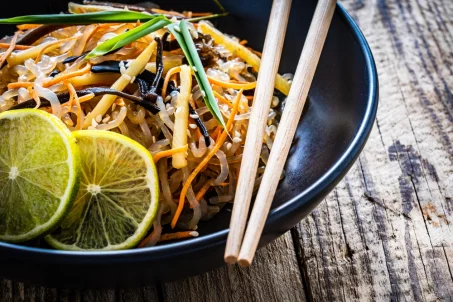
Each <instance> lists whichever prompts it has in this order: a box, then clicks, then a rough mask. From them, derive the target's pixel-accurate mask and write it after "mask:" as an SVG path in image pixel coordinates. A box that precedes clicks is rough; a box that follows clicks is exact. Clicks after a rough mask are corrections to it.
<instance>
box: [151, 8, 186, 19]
mask: <svg viewBox="0 0 453 302" xmlns="http://www.w3.org/2000/svg"><path fill="white" fill-rule="evenodd" d="M151 11H152V12H153V13H156V14H162V15H170V16H176V17H183V18H184V17H185V16H184V15H183V14H181V13H178V12H175V11H168V10H163V9H158V8H153V9H152V10H151Z"/></svg>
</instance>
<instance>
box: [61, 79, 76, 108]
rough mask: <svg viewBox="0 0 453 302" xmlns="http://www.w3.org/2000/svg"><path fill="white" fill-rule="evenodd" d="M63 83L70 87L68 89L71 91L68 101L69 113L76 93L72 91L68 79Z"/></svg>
mask: <svg viewBox="0 0 453 302" xmlns="http://www.w3.org/2000/svg"><path fill="white" fill-rule="evenodd" d="M63 83H64V85H65V86H66V89H68V91H69V101H68V106H69V109H68V113H70V112H71V111H72V102H73V101H74V94H73V93H72V91H71V90H70V88H69V82H68V80H65V81H64V82H63Z"/></svg>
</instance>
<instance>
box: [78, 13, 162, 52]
mask: <svg viewBox="0 0 453 302" xmlns="http://www.w3.org/2000/svg"><path fill="white" fill-rule="evenodd" d="M170 23H171V21H170V20H168V19H167V18H165V17H164V16H159V17H156V18H154V19H152V20H150V21H148V22H146V23H143V24H142V25H140V26H138V27H136V28H134V29H131V30H130V31H128V32H125V33H122V34H120V35H118V36H116V37H114V38H112V39H109V40H107V41H105V42H104V43H102V44H101V45H98V46H97V47H96V48H95V49H93V50H92V51H91V52H90V53H89V54H88V55H87V56H86V57H85V59H91V58H94V57H99V56H103V55H105V54H106V53H109V52H111V51H114V50H116V49H119V48H121V47H123V46H125V45H127V44H129V43H132V42H134V41H136V40H138V39H140V38H141V37H144V36H146V35H149V34H150V33H152V32H155V31H156V30H159V29H161V28H163V27H165V26H166V25H168V24H170Z"/></svg>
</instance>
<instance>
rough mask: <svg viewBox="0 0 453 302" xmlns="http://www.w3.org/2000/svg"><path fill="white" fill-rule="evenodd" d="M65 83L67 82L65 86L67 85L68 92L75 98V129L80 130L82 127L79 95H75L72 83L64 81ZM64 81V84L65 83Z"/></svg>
mask: <svg viewBox="0 0 453 302" xmlns="http://www.w3.org/2000/svg"><path fill="white" fill-rule="evenodd" d="M65 82H66V81H65ZM66 83H67V86H66V87H68V90H69V93H70V94H72V95H73V97H74V99H75V102H76V106H77V113H76V115H77V126H76V129H77V130H80V129H82V107H81V106H80V100H79V96H78V95H77V92H76V90H75V88H74V86H72V84H71V83H69V82H66ZM66 83H65V85H66Z"/></svg>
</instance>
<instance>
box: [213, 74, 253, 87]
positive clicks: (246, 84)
mask: <svg viewBox="0 0 453 302" xmlns="http://www.w3.org/2000/svg"><path fill="white" fill-rule="evenodd" d="M207 77H208V80H209V82H210V83H211V84H214V85H217V86H219V87H222V88H233V89H244V90H250V89H253V88H255V87H256V82H247V83H244V82H243V83H229V82H224V81H219V80H217V79H214V78H213V77H210V76H207Z"/></svg>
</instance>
